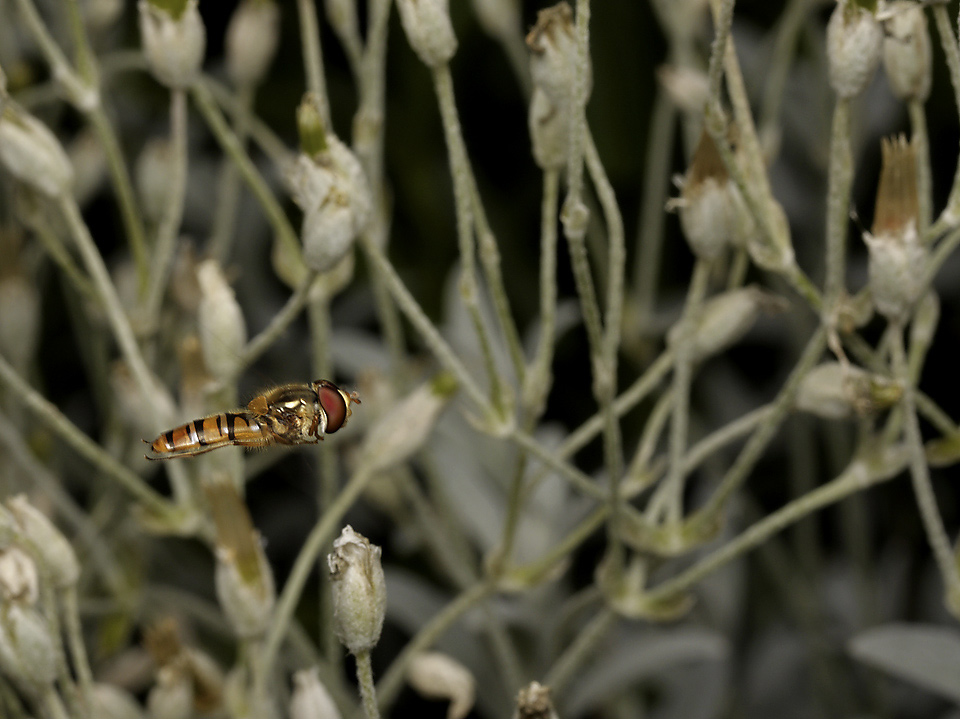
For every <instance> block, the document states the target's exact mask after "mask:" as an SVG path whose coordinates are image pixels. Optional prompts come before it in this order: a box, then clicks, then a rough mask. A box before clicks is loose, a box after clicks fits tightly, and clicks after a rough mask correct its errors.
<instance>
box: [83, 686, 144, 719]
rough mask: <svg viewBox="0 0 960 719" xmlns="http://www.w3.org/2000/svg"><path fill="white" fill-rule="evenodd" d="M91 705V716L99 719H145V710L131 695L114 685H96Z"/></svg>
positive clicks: (93, 688) (91, 697) (92, 693)
mask: <svg viewBox="0 0 960 719" xmlns="http://www.w3.org/2000/svg"><path fill="white" fill-rule="evenodd" d="M90 704H91V706H90V716H94V717H97V719H144V714H143V709H141V708H140V705H139V704H137V702H136V700H135V699H134V698H133V697H132V696H131V695H130V693H129V692H127V691H125V690H123V689H120V688H119V687H115V686H113V685H112V684H103V683H100V682H98V683H96V684H94V685H93V687H92V692H91V695H90Z"/></svg>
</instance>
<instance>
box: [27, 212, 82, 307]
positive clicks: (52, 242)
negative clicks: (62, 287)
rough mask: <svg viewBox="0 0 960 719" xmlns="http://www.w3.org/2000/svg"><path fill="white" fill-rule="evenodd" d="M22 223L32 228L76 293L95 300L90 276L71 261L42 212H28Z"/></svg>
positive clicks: (71, 258)
mask: <svg viewBox="0 0 960 719" xmlns="http://www.w3.org/2000/svg"><path fill="white" fill-rule="evenodd" d="M24 223H25V224H26V225H27V226H28V227H29V228H30V229H31V230H33V234H34V237H36V238H37V240H38V241H39V242H40V244H41V245H42V246H43V249H44V251H45V252H46V253H47V255H48V256H49V257H50V259H51V260H53V262H54V264H56V265H57V267H59V268H60V269H61V270H62V271H63V274H64V276H65V277H66V278H67V281H68V282H69V283H70V285H72V286H73V288H74V289H75V290H76V291H77V294H79V295H81V296H82V297H84V298H85V299H87V300H90V301H92V302H96V301H97V290H96V288H95V287H94V286H93V283H92V282H91V281H90V278H88V277H87V276H86V275H85V274H84V273H83V270H81V269H80V268H79V267H78V266H77V263H76V262H74V261H73V257H72V256H71V255H70V253H69V252H68V251H67V248H66V247H64V246H63V243H62V242H61V241H60V238H59V237H57V234H56V233H55V232H54V231H53V228H52V227H50V223H49V222H48V221H47V218H46V217H44V215H43V213H42V212H31V213H29V215H28V216H26V217H24Z"/></svg>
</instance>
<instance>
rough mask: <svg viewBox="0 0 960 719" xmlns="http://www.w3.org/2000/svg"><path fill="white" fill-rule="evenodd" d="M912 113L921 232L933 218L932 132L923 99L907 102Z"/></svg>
mask: <svg viewBox="0 0 960 719" xmlns="http://www.w3.org/2000/svg"><path fill="white" fill-rule="evenodd" d="M907 111H908V113H909V114H910V134H911V136H912V141H913V145H914V148H915V150H916V153H917V201H918V207H919V217H918V219H919V224H920V232H921V234H922V233H923V232H925V231H926V229H927V228H928V227H930V223H931V221H932V218H933V179H932V177H931V173H932V171H931V169H930V134H929V133H928V132H927V115H926V113H925V112H924V111H923V102H922V101H921V100H916V99H913V100H910V101H909V102H907Z"/></svg>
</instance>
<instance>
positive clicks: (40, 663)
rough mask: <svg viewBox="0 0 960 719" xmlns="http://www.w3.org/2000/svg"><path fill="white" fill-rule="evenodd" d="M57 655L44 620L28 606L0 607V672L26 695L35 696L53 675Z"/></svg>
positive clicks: (9, 605) (8, 604)
mask: <svg viewBox="0 0 960 719" xmlns="http://www.w3.org/2000/svg"><path fill="white" fill-rule="evenodd" d="M57 652H58V649H57V647H56V645H55V644H54V640H53V636H52V635H51V634H50V627H49V626H48V625H47V621H46V620H45V619H44V618H43V617H42V616H41V615H40V613H39V612H38V611H36V609H34V608H33V607H32V606H28V605H25V604H21V603H18V602H11V603H5V604H3V605H2V606H0V672H2V673H4V674H6V676H7V677H9V678H10V679H12V680H13V681H15V682H16V683H17V685H18V686H19V687H20V688H21V689H22V690H24V691H25V692H27V693H30V694H32V693H39V692H41V691H43V690H44V689H45V688H46V687H49V686H50V684H52V683H53V680H54V679H55V678H56V676H57Z"/></svg>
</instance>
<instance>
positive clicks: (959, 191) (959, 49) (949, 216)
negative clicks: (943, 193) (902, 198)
mask: <svg viewBox="0 0 960 719" xmlns="http://www.w3.org/2000/svg"><path fill="white" fill-rule="evenodd" d="M931 10H932V11H933V20H934V22H935V23H936V25H937V33H938V34H939V35H940V46H941V47H942V48H943V54H944V57H945V58H946V61H947V68H948V69H949V71H950V86H951V87H952V88H953V100H954V103H955V104H956V106H957V110H960V46H958V45H957V38H956V36H954V34H953V25H952V24H951V22H950V16H949V15H947V8H946V6H945V5H934V6H933V7H932V8H931ZM958 219H960V162H958V163H957V169H956V171H955V172H954V175H953V185H952V186H951V188H950V196H949V197H948V198H947V205H946V207H944V208H943V212H942V213H941V214H940V217H939V218H937V222H936V224H937V225H939V224H941V222H943V224H945V226H946V227H953V226H954V225H956V223H957V220H958Z"/></svg>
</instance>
